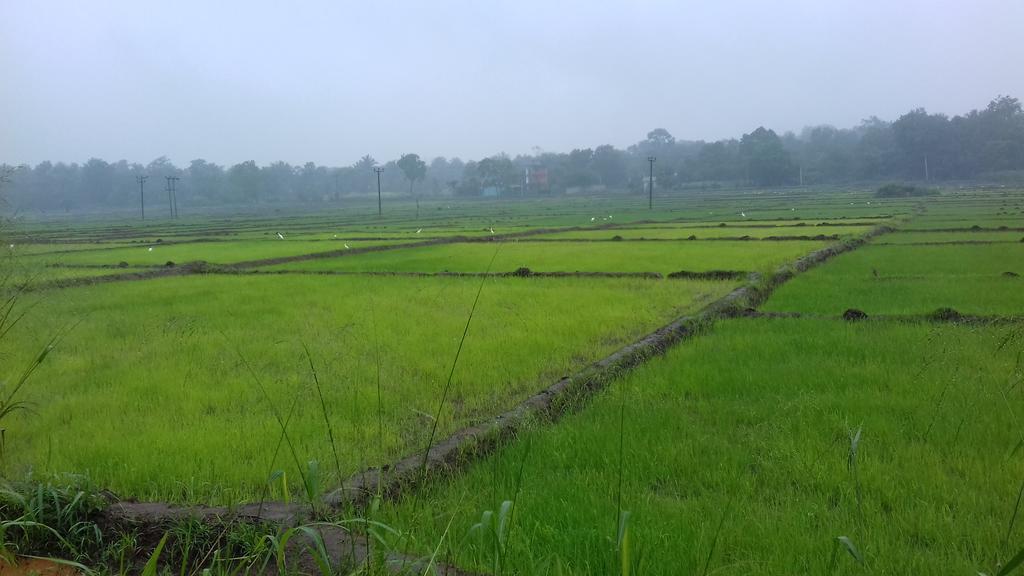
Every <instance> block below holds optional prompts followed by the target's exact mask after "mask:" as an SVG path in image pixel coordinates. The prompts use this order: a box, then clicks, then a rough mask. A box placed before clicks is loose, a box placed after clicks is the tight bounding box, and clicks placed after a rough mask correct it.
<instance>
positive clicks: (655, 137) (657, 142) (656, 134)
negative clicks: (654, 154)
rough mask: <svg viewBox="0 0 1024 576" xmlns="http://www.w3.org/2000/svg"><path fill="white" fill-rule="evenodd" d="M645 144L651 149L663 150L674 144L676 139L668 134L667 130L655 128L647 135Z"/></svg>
mask: <svg viewBox="0 0 1024 576" xmlns="http://www.w3.org/2000/svg"><path fill="white" fill-rule="evenodd" d="M647 143H648V144H650V146H651V147H652V148H655V149H658V148H665V147H666V146H671V145H673V144H675V143H676V139H675V137H674V136H672V134H669V131H668V130H665V129H664V128H655V129H654V130H651V131H650V132H648V133H647Z"/></svg>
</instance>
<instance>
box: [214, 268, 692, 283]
mask: <svg viewBox="0 0 1024 576" xmlns="http://www.w3.org/2000/svg"><path fill="white" fill-rule="evenodd" d="M211 273H214V274H238V275H252V276H274V275H285V276H287V275H297V276H385V277H387V276H395V277H407V278H643V279H648V280H661V279H663V278H665V276H664V275H662V274H661V273H660V272H557V271H552V272H534V271H533V270H530V269H523V268H520V269H517V270H513V271H512V272H447V271H442V272H397V271H388V270H377V271H373V270H370V271H350V270H225V269H215V270H211ZM693 274H701V273H700V272H694V273H693Z"/></svg>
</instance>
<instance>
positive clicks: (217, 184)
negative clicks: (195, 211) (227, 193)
mask: <svg viewBox="0 0 1024 576" xmlns="http://www.w3.org/2000/svg"><path fill="white" fill-rule="evenodd" d="M182 184H184V185H183V186H182V194H181V196H179V197H180V198H181V200H182V201H192V202H198V203H214V202H217V201H220V200H223V197H224V169H223V168H221V167H220V166H218V165H216V164H213V163H211V162H207V161H206V160H203V159H201V158H197V159H196V160H193V161H192V162H190V163H189V165H188V169H187V170H186V171H185V181H184V182H182Z"/></svg>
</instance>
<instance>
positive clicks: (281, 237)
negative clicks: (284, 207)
mask: <svg viewBox="0 0 1024 576" xmlns="http://www.w3.org/2000/svg"><path fill="white" fill-rule="evenodd" d="M277 237H278V238H280V239H281V240H284V236H282V235H281V233H280V232H278V233H277Z"/></svg>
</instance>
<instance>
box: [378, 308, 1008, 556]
mask: <svg viewBox="0 0 1024 576" xmlns="http://www.w3.org/2000/svg"><path fill="white" fill-rule="evenodd" d="M1006 330H1008V329H1002V330H997V329H972V328H969V327H963V326H931V325H921V324H916V325H910V324H896V323H888V324H884V323H877V322H867V323H860V324H848V323H843V322H841V321H834V320H734V321H728V322H724V323H721V324H719V325H717V326H716V327H715V329H714V331H713V332H712V333H710V334H708V335H706V336H704V337H701V338H698V339H696V340H693V341H691V342H689V343H686V344H684V345H682V346H680V347H678V348H676V349H674V350H673V351H671V352H670V353H669V354H668V355H667V356H666V357H664V358H660V359H656V360H653V361H652V362H650V363H649V364H647V365H645V366H644V367H642V368H639V369H638V370H636V371H635V372H633V373H631V374H630V375H629V376H627V377H625V378H624V379H622V380H621V381H619V382H617V383H615V384H613V386H612V388H611V389H610V390H609V392H607V393H605V394H603V395H601V396H600V397H599V398H598V399H597V400H595V401H594V403H593V404H592V405H591V406H590V407H588V408H586V409H585V410H584V411H583V412H581V413H579V414H576V415H574V416H571V417H569V418H567V419H566V420H564V421H563V422H561V423H559V424H557V425H555V426H553V427H542V428H538V429H534V430H532V431H529V432H525V433H523V434H522V435H521V436H520V437H519V438H517V440H516V441H515V442H514V443H513V444H512V445H511V446H509V447H507V448H506V449H503V450H502V451H501V452H500V453H498V454H497V455H495V456H492V457H489V458H488V459H486V460H484V461H482V462H480V463H478V464H475V465H473V466H472V467H471V468H470V469H469V470H468V472H467V473H466V474H464V475H462V476H460V477H458V478H455V479H452V480H450V481H438V482H437V483H435V484H433V485H432V486H431V487H430V488H429V489H428V490H426V491H425V492H424V493H422V494H421V495H420V496H419V498H418V499H412V498H410V499H407V500H405V501H403V502H400V503H398V504H397V505H394V506H391V507H390V508H389V509H388V511H387V516H388V518H389V520H388V521H389V522H391V523H392V524H393V525H396V526H400V527H402V528H403V529H404V530H406V531H407V532H406V533H407V534H409V536H410V538H411V543H407V544H406V545H408V546H410V547H412V548H414V549H416V548H417V547H423V548H424V549H427V550H429V549H432V547H433V546H434V545H436V543H437V542H439V541H442V540H443V541H444V542H445V545H446V549H445V550H444V554H447V555H448V557H449V558H450V559H452V560H454V561H456V562H457V563H458V564H460V565H465V566H474V567H477V568H483V569H491V570H493V569H494V568H495V566H499V567H500V568H503V569H504V571H505V572H508V573H524V574H542V573H556V572H559V571H560V572H561V573H573V574H594V573H617V572H618V571H619V569H620V566H621V562H622V558H623V556H624V555H626V556H627V560H628V563H630V564H632V569H633V572H634V573H642V574H699V573H708V574H712V573H713V574H751V573H757V574H780V575H781V574H794V573H805V574H828V573H838V574H859V573H866V572H869V571H871V572H875V573H885V574H971V573H975V572H976V571H978V570H980V569H986V570H990V569H991V567H992V566H994V565H995V564H996V562H997V561H1005V560H1007V559H1008V558H1009V556H1011V555H1012V554H1013V553H1015V552H1016V551H1017V549H1018V548H1019V547H1020V546H1021V544H1022V542H1024V541H1022V537H1021V535H1020V533H1019V531H1016V532H1013V533H1012V534H1011V535H1010V539H1009V541H1008V542H1005V543H1004V539H1005V538H1006V537H1007V534H1008V532H1007V528H1008V525H1009V523H1010V522H1011V516H1012V514H1013V510H1014V502H1015V499H1016V496H1017V491H1018V488H1019V487H1020V482H1021V478H1022V476H1024V464H1022V463H1021V459H1020V455H1019V453H1017V452H1016V451H1015V450H1014V446H1015V445H1017V443H1018V442H1019V441H1020V438H1021V436H1020V430H1019V426H1018V425H1017V423H1016V422H1015V420H1014V417H1013V414H1012V413H1011V412H1010V411H1008V410H1007V405H1006V402H1007V401H1009V402H1010V403H1011V404H1016V403H1019V402H1020V400H1021V399H1022V394H1024V389H1022V387H1021V386H1020V385H1019V384H1020V380H1019V379H1020V374H1019V373H1017V372H1016V370H1018V369H1019V367H1015V362H1016V354H1017V351H1018V350H1019V348H1020V345H1021V341H1020V339H1019V333H1018V338H1017V339H1016V340H1013V341H1011V342H1012V344H1011V346H1010V347H1009V348H1007V349H1005V350H1003V351H1002V352H1000V351H999V350H998V349H999V345H1000V343H1001V342H1002V338H1003V337H1004V336H1005V334H1006ZM1018 330H1019V328H1018ZM979 415H983V416H982V417H979ZM620 430H621V432H620ZM858 435H859V442H857V443H856V444H855V446H854V447H853V448H852V449H851V445H852V442H851V440H852V439H853V438H854V437H856V436H858ZM620 446H622V449H623V452H621V456H620ZM620 458H621V460H620ZM620 494H621V506H620V505H619V504H618V502H619V498H620ZM503 501H515V505H514V515H513V519H512V520H511V524H507V525H506V526H505V527H504V528H503V529H501V534H502V539H503V543H501V544H500V545H499V544H497V543H496V542H497V541H496V538H495V536H494V535H493V533H490V532H489V531H488V529H486V528H485V529H483V530H481V529H480V528H476V529H474V528H473V526H474V524H476V523H479V522H481V516H482V514H483V513H484V511H486V510H492V511H494V512H495V513H496V514H497V512H498V511H499V509H500V507H501V504H502V502H503ZM620 510H622V511H628V512H629V513H630V519H629V524H628V526H629V536H628V540H629V545H628V546H627V548H628V550H629V551H628V552H627V553H625V554H624V553H623V552H622V550H623V547H622V546H619V545H618V544H617V543H618V542H619V541H620V539H619V536H618V526H619V524H618V519H619V517H620V516H619V513H620ZM507 520H508V515H507V514H506V521H507ZM839 536H846V537H848V538H849V539H850V540H851V541H852V542H853V543H854V545H855V546H856V547H857V548H858V551H859V553H860V554H862V556H863V558H864V563H865V565H864V566H861V565H858V564H857V562H856V561H855V560H854V559H853V558H852V557H851V556H850V555H849V554H847V551H846V550H845V548H843V547H840V548H839V550H838V551H839V556H836V557H835V563H836V566H835V567H834V569H833V567H832V562H833V560H832V559H833V554H834V553H835V551H836V546H837V540H836V538H837V537H839ZM499 557H500V559H498V558H499ZM556 567H557V568H556ZM500 568H499V571H500Z"/></svg>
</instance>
